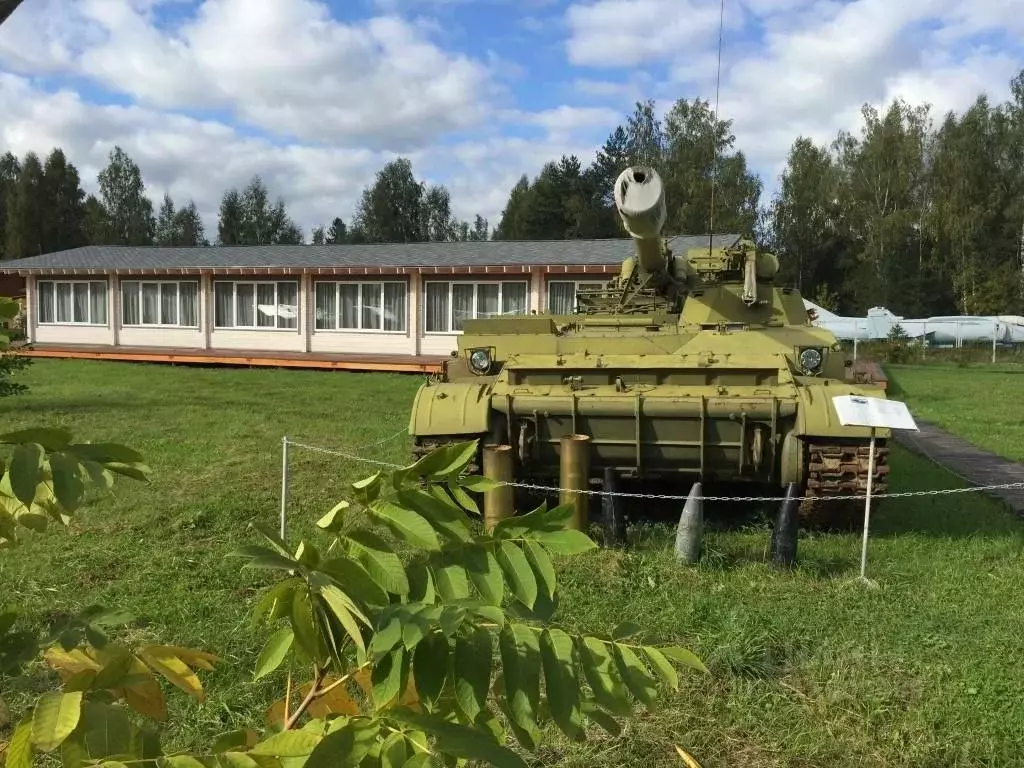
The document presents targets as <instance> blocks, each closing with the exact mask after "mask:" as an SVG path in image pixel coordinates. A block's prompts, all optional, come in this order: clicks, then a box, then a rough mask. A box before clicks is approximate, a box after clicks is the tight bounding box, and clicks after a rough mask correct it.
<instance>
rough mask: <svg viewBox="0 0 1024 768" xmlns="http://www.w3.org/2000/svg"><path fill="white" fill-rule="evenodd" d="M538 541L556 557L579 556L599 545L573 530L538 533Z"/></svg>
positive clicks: (580, 532)
mask: <svg viewBox="0 0 1024 768" xmlns="http://www.w3.org/2000/svg"><path fill="white" fill-rule="evenodd" d="M509 519H510V520H511V519H514V518H509ZM536 539H537V541H539V542H540V543H541V544H543V545H544V547H545V548H547V549H549V550H551V551H552V552H554V553H555V554H556V555H579V554H582V553H583V552H586V551H588V550H591V549H596V548H597V544H596V543H595V542H594V540H593V539H591V538H590V537H589V536H587V534H585V533H583V532H582V531H577V530H574V529H572V528H566V529H563V530H560V531H550V532H544V533H537V535H536Z"/></svg>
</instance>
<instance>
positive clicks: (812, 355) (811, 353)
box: [800, 348, 821, 371]
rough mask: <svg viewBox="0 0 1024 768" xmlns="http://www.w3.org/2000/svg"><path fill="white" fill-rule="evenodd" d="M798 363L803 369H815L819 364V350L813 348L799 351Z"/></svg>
mask: <svg viewBox="0 0 1024 768" xmlns="http://www.w3.org/2000/svg"><path fill="white" fill-rule="evenodd" d="M800 365H801V367H802V368H803V369H804V370H805V371H816V370H817V369H818V366H819V365H821V351H820V350H817V349H813V348H808V349H805V350H804V351H803V352H801V353H800Z"/></svg>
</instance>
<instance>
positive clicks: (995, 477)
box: [894, 421, 1024, 517]
mask: <svg viewBox="0 0 1024 768" xmlns="http://www.w3.org/2000/svg"><path fill="white" fill-rule="evenodd" d="M917 426H918V429H919V431H918V432H908V431H904V430H895V431H894V434H895V437H896V441H897V442H898V443H900V444H901V445H904V446H906V447H908V448H910V449H911V450H912V451H915V452H916V453H920V454H921V455H923V456H926V457H928V458H929V459H931V460H932V461H934V462H935V463H936V464H938V465H940V466H942V467H945V468H946V469H948V470H949V471H950V472H952V473H953V474H954V475H956V476H957V477H959V478H960V479H961V480H964V481H965V482H967V483H970V484H971V485H975V486H986V485H1005V484H1007V483H1024V464H1021V463H1020V462H1016V461H1011V460H1010V459H1007V458H1004V457H1002V456H999V455H998V454H995V453H990V452H989V451H986V450H984V449H982V448H978V447H977V446H975V445H972V444H971V443H969V442H967V441H966V440H963V439H962V438H959V437H956V436H954V435H951V434H949V433H948V432H946V431H944V430H942V429H939V428H938V427H936V426H934V425H933V424H928V423H926V422H921V421H918V422H917ZM987 493H988V494H989V495H990V496H994V497H996V498H998V499H1001V500H1002V501H1003V502H1005V503H1006V504H1007V506H1009V507H1010V508H1011V509H1012V510H1013V511H1014V512H1016V513H1017V514H1018V515H1020V516H1021V517H1024V488H997V489H994V490H991V491H987Z"/></svg>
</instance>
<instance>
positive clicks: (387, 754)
mask: <svg viewBox="0 0 1024 768" xmlns="http://www.w3.org/2000/svg"><path fill="white" fill-rule="evenodd" d="M408 758H409V749H408V747H406V745H405V734H403V733H392V734H391V735H390V736H388V737H387V738H386V739H384V743H383V744H381V745H380V768H401V767H402V766H403V765H405V762H406V760H407V759H408Z"/></svg>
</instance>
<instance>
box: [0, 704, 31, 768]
mask: <svg viewBox="0 0 1024 768" xmlns="http://www.w3.org/2000/svg"><path fill="white" fill-rule="evenodd" d="M33 752H34V750H33V748H32V715H26V716H25V718H24V719H23V720H22V721H21V722H20V723H18V727H17V728H15V729H14V733H13V734H12V736H11V742H10V744H8V745H7V752H6V753H5V758H4V759H5V761H6V762H5V763H4V765H5V766H6V768H32V757H33Z"/></svg>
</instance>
